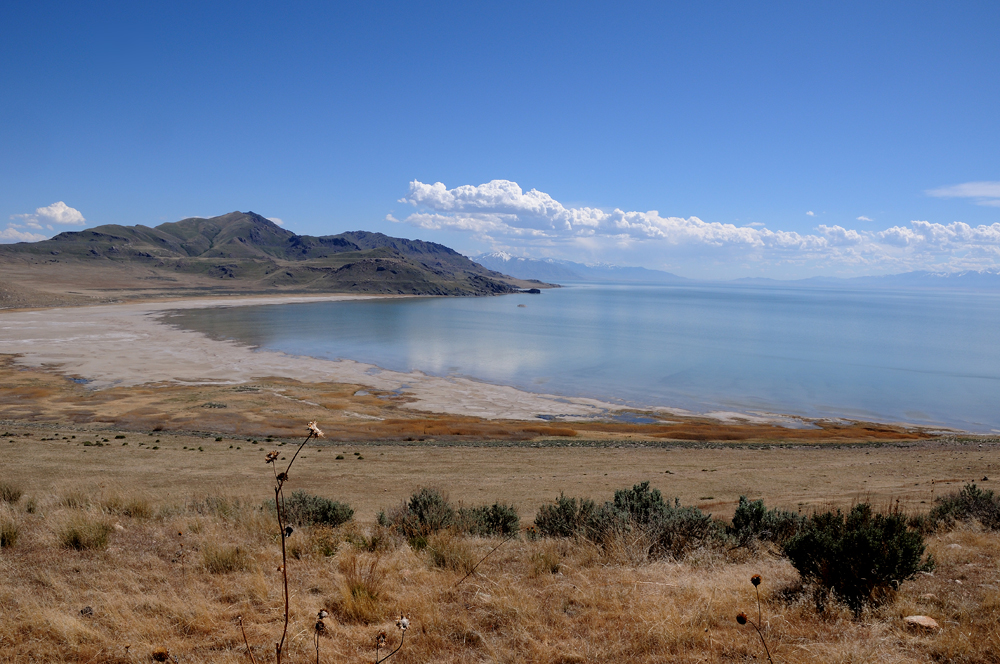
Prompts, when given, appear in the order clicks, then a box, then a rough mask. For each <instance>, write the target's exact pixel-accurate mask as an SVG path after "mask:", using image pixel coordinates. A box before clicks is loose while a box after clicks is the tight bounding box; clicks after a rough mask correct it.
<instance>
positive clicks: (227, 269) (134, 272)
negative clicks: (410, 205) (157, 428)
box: [0, 212, 551, 306]
mask: <svg viewBox="0 0 1000 664" xmlns="http://www.w3.org/2000/svg"><path fill="white" fill-rule="evenodd" d="M0 286H2V287H0V306H3V305H5V304H6V305H7V306H15V305H16V302H14V303H13V304H12V303H11V302H3V301H2V300H3V295H2V293H3V292H10V293H16V294H17V295H12V296H10V298H8V299H11V298H12V299H13V300H15V301H17V302H29V304H30V301H32V293H35V295H36V296H38V297H35V298H34V300H37V301H38V302H42V303H44V301H45V298H44V297H41V295H42V294H45V293H48V294H49V295H50V296H53V297H56V296H58V297H57V299H59V298H62V299H63V300H64V299H66V298H65V297H64V296H66V295H73V294H76V295H79V294H80V292H81V291H86V293H85V294H84V295H85V297H83V301H86V299H87V298H88V297H89V298H90V299H91V300H93V299H94V298H96V299H98V300H101V299H108V298H113V297H119V298H121V297H124V298H126V299H128V298H134V297H139V296H142V295H143V294H145V295H146V296H153V297H159V296H166V295H179V294H182V295H197V294H208V293H211V294H219V293H246V294H249V293H274V292H288V293H310V292H324V293H333V292H343V293H372V294H411V295H498V294H504V293H514V292H518V291H520V290H522V289H525V288H540V287H547V286H551V284H543V283H538V282H531V281H525V280H520V279H516V278H513V277H510V276H508V275H505V274H502V273H500V272H496V271H492V270H489V269H487V268H485V267H483V266H481V265H479V264H477V263H474V262H473V261H470V260H469V259H468V258H466V257H465V256H462V255H461V254H459V253H458V252H456V251H455V250H453V249H451V248H449V247H446V246H444V245H441V244H437V243H433V242H425V241H422V240H408V239H404V238H394V237H390V236H388V235H384V234H382V233H373V232H369V231H349V232H346V233H340V234H337V235H325V236H310V235H297V234H295V233H293V232H291V231H289V230H287V229H284V228H281V227H280V226H278V225H277V224H275V223H274V222H272V221H270V220H268V219H266V218H264V217H262V216H261V215H259V214H256V213H254V212H231V213H229V214H225V215H220V216H218V217H210V218H202V217H190V218H186V219H181V220H179V221H175V222H168V223H164V224H160V225H159V226H155V227H150V226H145V225H142V224H137V225H135V226H124V225H119V224H106V225H102V226H96V227H93V228H89V229H85V230H82V231H67V232H64V233H59V234H58V235H56V236H54V237H53V238H51V239H48V240H41V241H39V242H30V243H28V242H22V243H17V244H7V245H0ZM69 299H70V300H72V299H74V298H72V297H71V298H69ZM77 299H80V298H77ZM60 301H61V300H60ZM25 306H27V305H25Z"/></svg>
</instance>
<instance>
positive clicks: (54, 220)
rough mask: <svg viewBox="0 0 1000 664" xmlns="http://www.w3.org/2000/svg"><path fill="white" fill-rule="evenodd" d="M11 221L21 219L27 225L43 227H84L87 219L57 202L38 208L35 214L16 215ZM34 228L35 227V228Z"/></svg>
mask: <svg viewBox="0 0 1000 664" xmlns="http://www.w3.org/2000/svg"><path fill="white" fill-rule="evenodd" d="M10 218H11V219H21V220H23V222H24V223H26V224H29V225H31V224H34V225H35V226H37V227H41V224H42V223H46V222H47V223H48V224H62V225H65V226H83V225H84V223H86V221H87V220H86V219H84V218H83V214H81V213H80V211H79V210H77V209H76V208H71V207H70V206H68V205H66V204H65V203H63V202H62V201H57V202H55V203H53V204H52V205H46V206H45V207H40V208H37V209H36V210H35V211H34V213H29V214H14V215H11V217H10ZM33 227H34V226H33Z"/></svg>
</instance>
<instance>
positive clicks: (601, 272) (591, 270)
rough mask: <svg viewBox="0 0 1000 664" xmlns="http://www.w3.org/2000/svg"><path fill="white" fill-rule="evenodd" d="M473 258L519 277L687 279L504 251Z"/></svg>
mask: <svg viewBox="0 0 1000 664" xmlns="http://www.w3.org/2000/svg"><path fill="white" fill-rule="evenodd" d="M472 260H474V261H476V262H477V263H479V264H480V265H482V266H484V267H486V268H489V269H491V270H496V271H498V272H503V273H505V274H509V275H511V276H514V277H517V278H518V279H539V280H542V281H556V282H558V281H600V282H615V283H653V284H668V283H671V284H672V283H681V282H688V281H690V280H689V279H685V278H684V277H678V276H677V275H676V274H671V273H669V272H663V271H661V270H648V269H646V268H644V267H619V266H617V265H607V264H603V263H598V264H597V265H585V264H583V263H574V262H572V261H563V260H556V259H554V258H542V259H539V258H521V257H518V256H512V255H510V254H508V253H505V252H503V251H494V252H492V253H488V254H480V255H478V256H473V257H472Z"/></svg>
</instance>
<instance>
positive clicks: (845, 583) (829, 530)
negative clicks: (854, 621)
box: [784, 503, 934, 615]
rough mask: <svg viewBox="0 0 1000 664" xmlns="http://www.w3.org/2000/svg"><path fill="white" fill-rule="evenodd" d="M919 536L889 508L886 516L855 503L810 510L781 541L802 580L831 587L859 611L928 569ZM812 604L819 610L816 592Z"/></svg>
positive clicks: (900, 516) (864, 505)
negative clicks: (818, 511)
mask: <svg viewBox="0 0 1000 664" xmlns="http://www.w3.org/2000/svg"><path fill="white" fill-rule="evenodd" d="M924 550H925V546H924V538H923V535H921V534H920V533H919V532H917V531H916V530H913V529H911V528H910V527H909V526H908V525H907V519H906V517H905V516H904V515H903V514H902V513H901V512H899V511H898V510H894V511H891V512H888V513H885V514H882V513H878V512H875V511H873V510H872V507H871V505H869V504H867V503H862V504H860V505H856V506H855V507H854V508H853V509H852V510H851V511H850V512H849V513H847V514H846V515H845V514H844V513H843V512H841V511H840V510H837V511H836V512H825V513H822V514H814V515H813V516H811V517H809V518H808V519H806V520H805V522H804V523H803V524H802V529H801V531H800V532H799V533H798V534H796V535H794V536H793V537H791V538H790V539H789V540H788V541H787V542H786V543H785V545H784V552H785V555H786V556H788V558H789V560H791V562H792V565H793V566H794V567H795V569H796V570H798V572H799V575H800V576H802V578H803V579H804V580H806V581H810V582H813V583H815V584H817V586H819V587H820V588H822V589H825V590H827V591H832V592H833V593H834V594H835V595H836V596H838V597H839V598H840V599H842V600H843V601H844V602H845V603H846V604H847V605H848V606H849V607H850V608H851V610H853V611H854V613H855V615H860V613H861V611H862V609H863V608H864V607H865V605H869V604H870V605H878V604H880V603H881V602H882V601H884V600H885V599H886V598H888V597H889V596H891V595H892V593H893V591H895V590H896V589H898V587H899V584H901V583H902V582H903V581H905V580H907V579H910V578H912V577H913V576H915V575H916V573H917V572H919V571H922V570H929V569H931V568H933V566H934V561H933V559H932V558H931V557H929V556H928V557H927V559H924V558H923V555H924ZM817 603H818V605H819V606H820V608H822V599H821V596H817Z"/></svg>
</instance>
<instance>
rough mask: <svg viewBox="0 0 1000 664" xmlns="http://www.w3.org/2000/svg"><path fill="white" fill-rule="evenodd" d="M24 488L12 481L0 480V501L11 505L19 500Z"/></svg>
mask: <svg viewBox="0 0 1000 664" xmlns="http://www.w3.org/2000/svg"><path fill="white" fill-rule="evenodd" d="M22 495H24V490H23V489H21V487H20V486H18V485H17V484H14V483H13V482H6V481H0V501H3V502H5V503H10V504H11V505H13V504H14V503H16V502H17V501H19V500H21V496H22Z"/></svg>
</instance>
